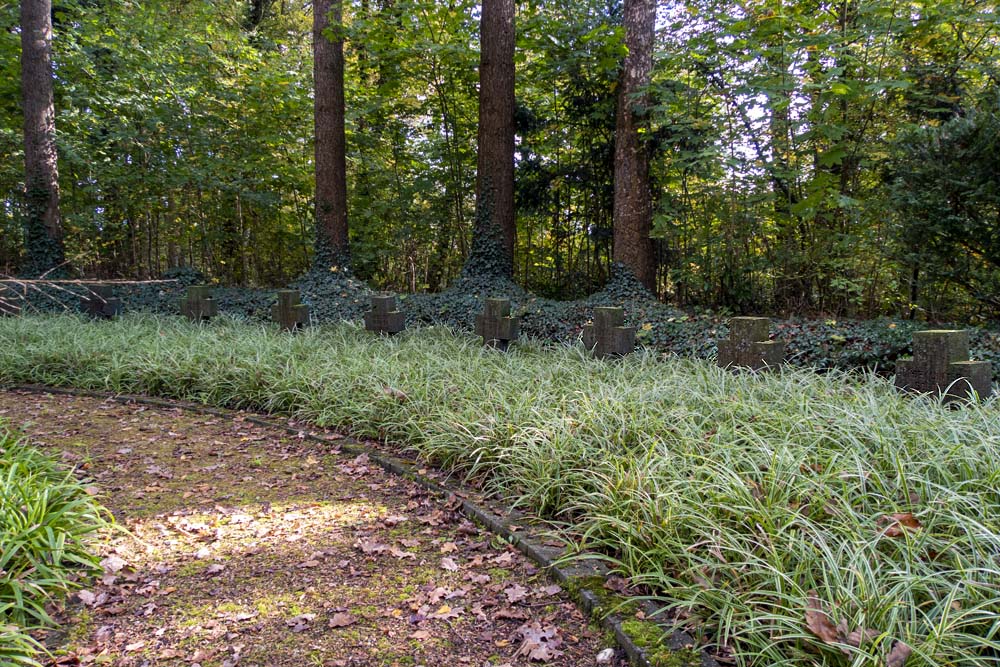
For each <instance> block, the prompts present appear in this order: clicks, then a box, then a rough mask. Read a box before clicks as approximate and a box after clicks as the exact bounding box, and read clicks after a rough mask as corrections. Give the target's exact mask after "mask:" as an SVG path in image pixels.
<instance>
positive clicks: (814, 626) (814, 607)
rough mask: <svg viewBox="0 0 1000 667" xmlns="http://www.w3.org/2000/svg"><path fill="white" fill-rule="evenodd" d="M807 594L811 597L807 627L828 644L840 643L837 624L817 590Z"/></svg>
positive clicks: (808, 603)
mask: <svg viewBox="0 0 1000 667" xmlns="http://www.w3.org/2000/svg"><path fill="white" fill-rule="evenodd" d="M807 595H808V596H809V599H808V601H807V602H806V629H807V630H808V631H809V632H811V633H813V634H814V635H816V636H817V637H819V638H820V639H822V640H823V642H825V643H827V644H837V643H840V633H839V632H837V626H836V625H834V624H833V622H832V621H831V620H830V617H829V616H827V614H826V611H824V609H823V602H822V600H820V599H819V597H817V594H816V591H809V592H808V593H807Z"/></svg>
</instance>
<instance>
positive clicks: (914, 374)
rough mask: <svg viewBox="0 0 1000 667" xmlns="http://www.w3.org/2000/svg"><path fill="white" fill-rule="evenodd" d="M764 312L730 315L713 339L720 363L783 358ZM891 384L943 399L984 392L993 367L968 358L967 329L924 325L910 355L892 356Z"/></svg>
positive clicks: (768, 364)
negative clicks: (725, 333) (724, 334)
mask: <svg viewBox="0 0 1000 667" xmlns="http://www.w3.org/2000/svg"><path fill="white" fill-rule="evenodd" d="M770 326H771V321H770V320H769V319H768V318H766V317H734V318H732V319H731V320H730V321H729V338H728V339H726V340H722V341H719V356H718V363H719V365H720V366H722V367H723V368H751V369H754V370H765V369H773V368H777V367H778V366H780V365H781V363H782V362H783V361H784V358H785V344H784V343H782V342H781V341H776V340H770V334H769V330H770ZM896 387H898V388H899V389H902V390H907V391H914V392H918V393H936V394H941V395H943V396H944V397H945V398H946V399H968V398H971V397H972V396H973V395H976V396H980V397H985V396H989V395H990V393H991V392H992V389H993V368H992V365H991V364H990V362H988V361H969V332H968V331H965V330H962V329H930V330H926V331H917V332H914V334H913V358H912V359H901V360H899V361H897V362H896Z"/></svg>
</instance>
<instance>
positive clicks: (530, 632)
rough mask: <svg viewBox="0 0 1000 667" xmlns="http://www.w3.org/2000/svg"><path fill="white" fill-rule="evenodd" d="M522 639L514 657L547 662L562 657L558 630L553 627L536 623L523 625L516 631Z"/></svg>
mask: <svg viewBox="0 0 1000 667" xmlns="http://www.w3.org/2000/svg"><path fill="white" fill-rule="evenodd" d="M516 634H517V635H519V636H520V637H521V639H522V642H521V646H520V647H518V649H517V652H516V653H515V654H514V655H515V656H525V657H526V658H528V660H537V661H539V662H548V661H549V660H553V659H555V658H558V657H559V656H561V655H562V651H559V650H558V648H559V647H560V646H562V638H561V637H560V636H559V628H557V627H555V626H554V625H546V626H542V624H541V623H539V622H538V621H533V622H531V623H525V624H524V625H522V626H521V627H519V628H518V629H517V631H516Z"/></svg>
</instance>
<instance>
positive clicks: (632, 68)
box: [613, 0, 656, 290]
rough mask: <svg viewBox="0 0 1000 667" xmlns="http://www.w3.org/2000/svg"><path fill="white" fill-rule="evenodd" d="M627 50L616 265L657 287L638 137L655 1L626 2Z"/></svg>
mask: <svg viewBox="0 0 1000 667" xmlns="http://www.w3.org/2000/svg"><path fill="white" fill-rule="evenodd" d="M624 20H625V46H626V47H627V49H628V54H627V55H626V56H625V62H624V64H623V65H622V71H621V76H620V78H619V83H618V112H617V117H616V120H615V201H614V222H613V224H614V261H615V262H617V263H620V264H623V265H624V266H625V267H626V268H628V269H630V270H631V271H632V272H633V273H634V274H635V276H636V278H638V279H639V281H640V282H642V284H643V285H645V286H646V287H647V288H649V289H651V290H652V289H655V282H656V267H655V266H654V263H653V243H652V241H651V240H650V238H649V233H650V231H651V229H652V223H653V202H652V193H651V192H650V183H649V155H648V152H647V149H646V146H645V145H644V144H643V141H642V137H641V136H640V129H641V128H642V126H643V120H642V119H641V118H640V114H644V113H645V110H644V107H646V95H645V94H643V91H644V90H645V89H646V87H647V86H648V85H649V80H650V74H651V72H652V70H653V33H654V30H655V27H656V2H655V0H625V17H624Z"/></svg>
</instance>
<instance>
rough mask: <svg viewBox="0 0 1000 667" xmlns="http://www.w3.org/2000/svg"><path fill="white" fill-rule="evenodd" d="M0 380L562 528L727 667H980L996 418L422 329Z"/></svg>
mask: <svg viewBox="0 0 1000 667" xmlns="http://www.w3.org/2000/svg"><path fill="white" fill-rule="evenodd" d="M0 382H3V383H8V384H13V383H22V382H40V383H47V384H52V385H63V386H76V387H84V388H90V389H101V390H109V391H116V392H126V393H145V394H152V395H158V396H168V397H175V398H183V399H189V400H195V401H200V402H204V403H208V404H214V405H224V406H228V407H234V408H249V409H254V410H263V411H269V412H275V413H282V414H293V415H295V416H296V417H298V418H304V419H309V420H312V421H314V422H316V423H318V424H321V425H340V426H343V427H346V428H349V429H351V430H352V431H353V432H355V433H357V434H359V435H364V436H376V437H380V438H383V439H385V440H386V441H388V442H389V443H392V444H395V445H398V446H400V447H406V448H410V449H412V450H415V451H416V452H418V453H420V454H421V455H423V456H426V457H428V458H429V459H431V460H433V461H435V462H437V463H438V464H439V465H441V466H444V467H447V468H451V469H454V470H455V471H456V472H458V473H461V474H462V475H464V476H466V477H467V478H468V479H470V480H472V481H474V482H476V483H479V484H482V485H483V486H484V487H485V488H486V489H488V490H490V491H492V492H494V493H496V494H498V495H502V496H504V497H506V498H507V499H508V500H509V501H510V502H513V503H515V504H518V505H520V506H524V507H528V508H531V509H532V510H534V511H536V512H538V513H541V514H543V515H544V516H547V517H549V518H551V519H553V520H555V521H557V522H561V523H562V524H563V529H564V530H565V531H567V532H568V533H570V534H571V535H573V536H574V537H575V539H576V540H577V541H578V542H579V544H580V546H581V547H584V548H589V549H594V550H597V551H599V552H602V553H604V554H606V557H607V558H608V559H610V562H612V563H613V564H615V565H616V567H618V568H619V569H620V571H621V572H622V573H623V574H625V575H626V576H628V577H629V578H630V579H631V581H632V582H633V583H634V584H636V585H640V586H642V587H644V588H645V589H646V590H649V591H650V592H652V593H653V594H655V595H656V596H657V597H659V598H661V599H662V601H664V602H665V603H666V604H667V606H668V607H669V608H670V609H671V610H672V612H671V613H672V616H673V618H675V619H676V620H677V621H678V622H680V623H683V624H685V626H686V627H688V628H689V629H691V630H692V631H693V632H694V633H695V634H696V635H697V636H698V637H699V638H700V639H702V640H703V641H705V642H706V643H707V644H710V645H714V646H715V648H716V650H717V651H720V652H721V653H722V654H723V655H726V656H731V657H733V658H734V659H735V660H736V662H737V663H738V664H741V665H775V664H786V665H806V664H816V665H868V664H871V665H876V664H878V665H882V664H886V665H891V666H892V667H900V665H902V664H904V663H905V664H906V665H909V666H913V665H942V666H943V665H989V664H996V663H998V662H1000V636H998V634H1000V621H998V619H1000V616H998V614H1000V564H998V561H997V559H998V558H1000V525H998V522H1000V512H998V510H1000V464H998V461H1000V420H998V419H997V408H998V405H997V401H996V400H995V399H991V400H989V401H986V402H983V403H981V404H976V405H968V406H965V407H962V408H961V409H952V408H949V407H946V406H942V405H941V404H939V403H938V402H937V401H935V400H933V399H930V398H912V397H907V396H902V395H900V394H898V393H897V392H896V391H895V390H894V389H893V388H892V386H891V384H890V383H889V382H887V381H885V380H883V379H880V378H878V377H874V376H849V375H844V374H840V373H827V374H822V375H821V374H816V373H812V372H809V371H808V370H792V369H788V370H784V371H782V372H780V373H774V374H765V375H756V374H750V373H744V374H738V373H730V372H725V371H722V370H720V369H717V368H715V367H713V366H712V365H711V364H710V363H706V362H699V361H691V360H680V359H662V358H660V357H657V356H656V355H653V354H637V355H634V356H630V357H628V358H626V359H623V360H620V361H614V362H601V361H596V360H593V359H590V358H589V356H588V355H587V354H586V353H585V352H584V351H583V350H582V348H580V347H571V346H542V345H539V344H535V343H530V342H529V343H525V344H520V345H518V346H517V348H516V349H514V350H512V352H511V353H509V354H499V353H496V352H493V351H489V350H483V349H481V348H480V344H479V341H478V340H477V339H475V338H472V337H468V336H463V335H454V334H452V333H451V332H449V331H447V330H444V329H435V328H428V329H424V330H419V331H413V332H408V333H405V334H403V335H401V336H399V337H396V338H391V339H386V338H377V337H371V336H369V335H367V334H366V333H365V332H363V331H361V330H359V329H358V328H357V327H355V326H351V325H340V326H332V327H322V328H316V329H313V330H309V331H306V332H304V333H302V334H300V335H295V336H292V335H287V334H279V333H278V332H277V331H276V330H275V329H272V328H269V327H263V326H252V325H247V324H242V323H236V322H231V321H227V320H225V319H221V320H219V321H217V322H216V323H213V324H212V325H210V326H201V327H197V326H191V325H189V324H187V323H186V322H183V321H181V320H179V319H177V318H156V317H149V316H146V317H128V318H125V319H123V320H121V321H117V322H111V323H89V322H84V321H83V320H81V319H79V318H76V317H69V316H53V317H31V318H22V319H8V320H4V321H2V322H0ZM904 645H905V646H904ZM905 649H909V650H908V651H907V650H905Z"/></svg>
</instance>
